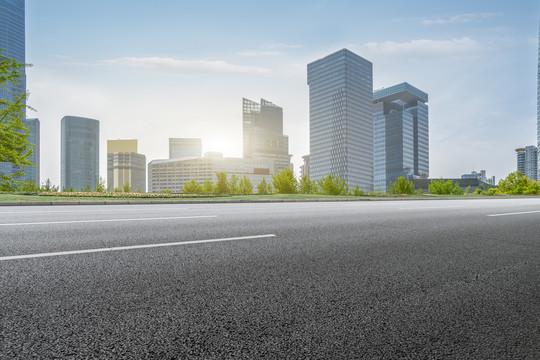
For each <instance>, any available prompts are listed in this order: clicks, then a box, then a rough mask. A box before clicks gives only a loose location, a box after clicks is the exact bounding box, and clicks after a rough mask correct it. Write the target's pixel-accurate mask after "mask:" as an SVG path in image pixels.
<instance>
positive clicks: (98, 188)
mask: <svg viewBox="0 0 540 360" xmlns="http://www.w3.org/2000/svg"><path fill="white" fill-rule="evenodd" d="M124 186H125V185H124ZM96 192H98V193H104V192H107V186H106V184H105V179H104V178H102V177H101V176H100V177H99V180H98V182H97V184H96ZM128 192H129V191H128Z"/></svg>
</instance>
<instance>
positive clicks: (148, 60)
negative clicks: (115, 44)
mask: <svg viewBox="0 0 540 360" xmlns="http://www.w3.org/2000/svg"><path fill="white" fill-rule="evenodd" d="M104 63H105V64H112V65H123V66H132V67H146V68H153V69H159V70H166V71H176V72H203V73H208V72H211V73H216V72H221V73H251V74H268V73H270V70H269V69H265V68H262V67H258V66H245V65H234V64H229V63H227V62H225V61H221V60H178V59H172V58H160V57H123V58H119V59H111V60H105V61H104Z"/></svg>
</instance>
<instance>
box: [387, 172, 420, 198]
mask: <svg viewBox="0 0 540 360" xmlns="http://www.w3.org/2000/svg"><path fill="white" fill-rule="evenodd" d="M387 193H388V194H398V195H401V194H407V195H412V194H414V193H415V190H414V185H413V183H412V181H410V180H407V179H405V178H404V177H403V176H400V177H398V178H397V179H396V181H395V182H390V184H388V190H387Z"/></svg>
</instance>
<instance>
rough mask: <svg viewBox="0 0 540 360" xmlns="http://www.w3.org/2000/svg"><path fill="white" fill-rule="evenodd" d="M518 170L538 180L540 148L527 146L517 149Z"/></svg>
mask: <svg viewBox="0 0 540 360" xmlns="http://www.w3.org/2000/svg"><path fill="white" fill-rule="evenodd" d="M516 155H517V170H518V171H521V173H522V174H523V175H525V176H526V177H528V178H529V179H531V180H535V181H537V180H538V149H537V147H536V146H532V145H530V146H526V147H522V148H517V149H516Z"/></svg>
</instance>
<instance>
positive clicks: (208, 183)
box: [202, 179, 214, 194]
mask: <svg viewBox="0 0 540 360" xmlns="http://www.w3.org/2000/svg"><path fill="white" fill-rule="evenodd" d="M202 192H203V194H212V193H213V192H214V184H213V183H212V180H210V179H206V180H204V183H203V185H202Z"/></svg>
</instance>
